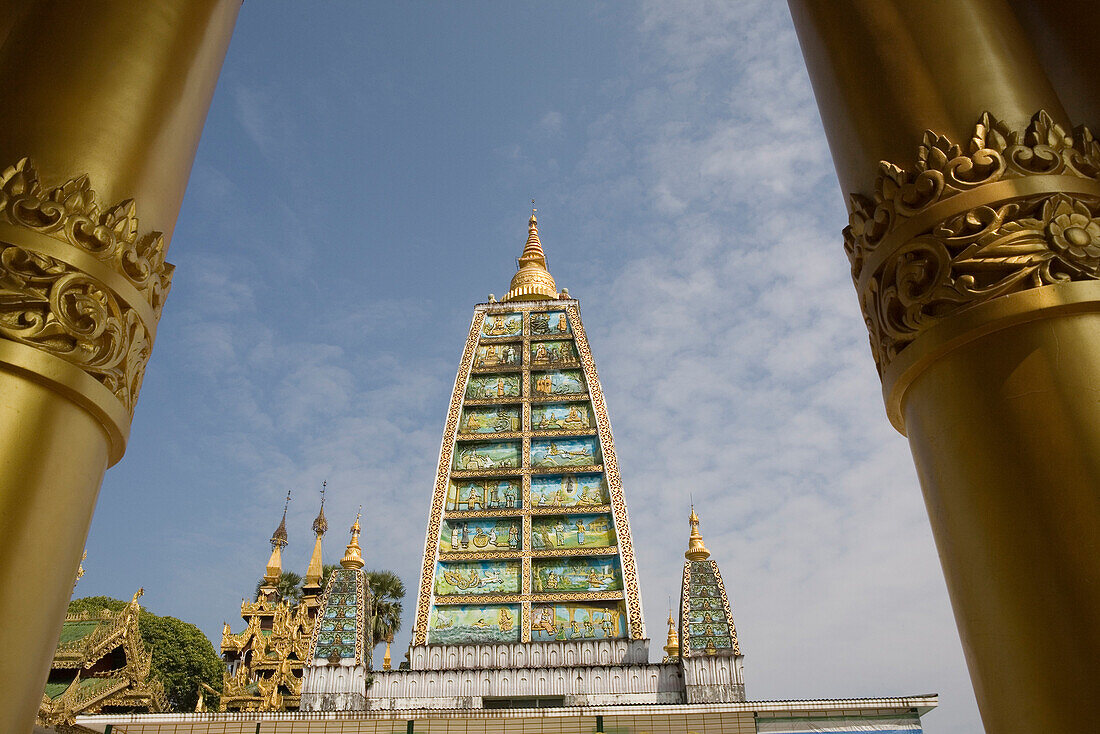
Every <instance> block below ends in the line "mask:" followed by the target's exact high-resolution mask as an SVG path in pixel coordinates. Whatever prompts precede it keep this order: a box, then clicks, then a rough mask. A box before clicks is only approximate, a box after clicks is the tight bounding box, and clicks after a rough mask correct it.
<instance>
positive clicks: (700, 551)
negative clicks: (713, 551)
mask: <svg viewBox="0 0 1100 734" xmlns="http://www.w3.org/2000/svg"><path fill="white" fill-rule="evenodd" d="M688 521H689V522H690V523H691V536H690V537H689V538H688V549H687V552H686V553H684V558H687V559H688V560H689V561H705V560H707V559H708V558H710V551H709V550H707V547H706V546H705V545H703V536H702V535H700V534H699V516H698V515H696V514H695V505H692V506H691V517H690V518H689V519H688Z"/></svg>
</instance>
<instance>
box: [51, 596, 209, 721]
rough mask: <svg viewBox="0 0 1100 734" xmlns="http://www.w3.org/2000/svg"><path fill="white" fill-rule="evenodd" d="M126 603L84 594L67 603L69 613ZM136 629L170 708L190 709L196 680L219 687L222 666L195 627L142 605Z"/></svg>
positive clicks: (114, 607)
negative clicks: (150, 652) (149, 656)
mask: <svg viewBox="0 0 1100 734" xmlns="http://www.w3.org/2000/svg"><path fill="white" fill-rule="evenodd" d="M127 604H129V602H125V601H122V600H121V599H114V598H112V597H109V596H86V597H83V598H81V599H74V600H73V601H71V602H69V613H70V614H78V613H80V612H85V611H87V612H91V613H92V614H95V613H96V612H98V611H100V610H101V609H109V610H110V611H112V612H118V611H121V610H123V609H125V608H126V605H127ZM138 631H139V632H140V633H141V640H142V642H144V643H145V647H146V649H148V650H152V652H153V662H152V672H153V674H154V675H156V676H157V677H158V678H159V679H160V681H161V683H162V684H163V685H164V693H165V696H166V697H167V699H168V705H169V706H170V707H171V709H172V710H173V711H194V710H195V702H196V701H197V700H198V690H199V684H200V683H206V684H207V685H209V686H210V687H211V688H213V689H214V690H216V691H220V690H221V687H222V671H223V670H225V665H224V664H223V663H222V660H221V658H219V657H218V654H217V653H216V652H214V646H213V645H212V644H210V640H208V639H207V638H206V635H204V634H203V633H202V632H201V631H199V628H198V627H196V626H195V625H193V624H189V623H188V622H184V621H182V620H179V619H176V618H175V617H162V616H160V615H157V614H153V613H152V612H150V611H147V610H146V609H145V608H144V607H142V609H141V612H140V614H139V615H138Z"/></svg>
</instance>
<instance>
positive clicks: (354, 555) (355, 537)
mask: <svg viewBox="0 0 1100 734" xmlns="http://www.w3.org/2000/svg"><path fill="white" fill-rule="evenodd" d="M362 514H363V506H362V505H359V512H357V513H355V523H354V524H353V525H352V526H351V541H350V542H348V547H347V550H345V551H344V557H343V558H341V559H340V565H341V566H343V567H344V568H362V567H363V566H365V565H366V563H365V562H364V561H363V553H362V551H360V550H359V518H360V516H361V515H362Z"/></svg>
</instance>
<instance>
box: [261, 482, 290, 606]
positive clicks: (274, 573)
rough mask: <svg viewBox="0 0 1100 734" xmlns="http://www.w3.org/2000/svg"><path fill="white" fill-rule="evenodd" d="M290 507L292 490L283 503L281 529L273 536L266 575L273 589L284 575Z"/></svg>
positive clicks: (266, 582) (265, 577) (288, 492)
mask: <svg viewBox="0 0 1100 734" xmlns="http://www.w3.org/2000/svg"><path fill="white" fill-rule="evenodd" d="M289 505H290V490H289V489H288V490H287V492H286V501H285V502H283V519H282V520H281V521H280V522H279V527H277V528H275V532H274V533H272V534H271V558H269V559H268V561H267V569H266V573H265V574H264V583H265V585H266V586H270V587H273V586H275V585H276V584H278V583H279V577H280V576H282V574H283V548H285V547H286V544H287V534H286V509H287V507H288V506H289Z"/></svg>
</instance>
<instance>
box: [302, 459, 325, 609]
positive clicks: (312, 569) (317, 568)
mask: <svg viewBox="0 0 1100 734" xmlns="http://www.w3.org/2000/svg"><path fill="white" fill-rule="evenodd" d="M327 486H328V482H327V481H325V482H321V510H320V512H318V513H317V518H316V519H315V520H314V521H313V532H314V533H315V534H316V535H317V540H316V541H315V542H314V543H313V555H312V556H310V559H309V568H307V569H306V582H305V586H304V587H303V588H314V589H316V588H320V586H321V576H322V574H323V573H324V566H323V565H322V563H321V536H322V535H324V534H325V531H327V530H328V521H327V520H326V519H325V488H326V487H327Z"/></svg>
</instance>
